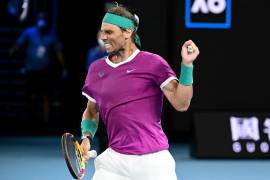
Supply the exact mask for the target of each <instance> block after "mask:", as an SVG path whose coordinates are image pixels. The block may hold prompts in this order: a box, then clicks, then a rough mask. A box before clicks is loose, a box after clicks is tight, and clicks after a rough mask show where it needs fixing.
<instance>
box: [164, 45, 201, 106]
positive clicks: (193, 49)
mask: <svg viewBox="0 0 270 180" xmlns="http://www.w3.org/2000/svg"><path fill="white" fill-rule="evenodd" d="M198 55H199V49H198V47H197V46H196V45H195V44H194V42H193V41H191V40H188V41H186V42H185V43H184V44H183V46H182V48H181V56H182V63H181V73H180V78H179V83H178V82H177V81H176V80H172V81H170V82H169V83H168V84H167V85H166V86H164V88H163V93H164V95H165V96H166V98H167V99H168V101H169V102H170V103H171V105H172V106H173V107H174V108H175V109H176V110H177V111H186V110H187V109H188V108H189V105H190V102H191V99H192V96H193V87H192V83H193V77H192V72H193V62H194V61H195V59H196V58H197V56H198Z"/></svg>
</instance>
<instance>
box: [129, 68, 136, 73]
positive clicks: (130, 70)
mask: <svg viewBox="0 0 270 180" xmlns="http://www.w3.org/2000/svg"><path fill="white" fill-rule="evenodd" d="M135 70H136V69H128V70H127V73H131V72H132V71H135Z"/></svg>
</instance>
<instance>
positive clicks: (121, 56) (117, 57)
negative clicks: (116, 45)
mask: <svg viewBox="0 0 270 180" xmlns="http://www.w3.org/2000/svg"><path fill="white" fill-rule="evenodd" d="M136 50H137V47H136V46H135V44H133V43H131V45H130V46H128V47H124V48H121V49H119V50H117V51H116V52H113V53H111V54H110V56H109V59H110V60H111V61H112V62H113V63H115V64H117V63H120V62H123V61H124V60H126V59H127V58H128V57H129V56H131V55H132V54H133V53H134V51H136Z"/></svg>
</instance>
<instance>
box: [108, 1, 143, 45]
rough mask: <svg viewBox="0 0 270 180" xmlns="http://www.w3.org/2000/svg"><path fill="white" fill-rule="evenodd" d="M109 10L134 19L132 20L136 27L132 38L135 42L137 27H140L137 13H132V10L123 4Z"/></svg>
mask: <svg viewBox="0 0 270 180" xmlns="http://www.w3.org/2000/svg"><path fill="white" fill-rule="evenodd" d="M107 12H108V13H112V14H116V15H119V16H122V17H125V18H128V19H130V20H132V22H133V23H134V25H135V28H136V29H135V30H134V31H133V33H132V35H131V39H132V41H133V42H134V43H135V37H136V35H137V29H138V26H139V22H138V20H137V19H136V18H135V15H134V14H133V13H131V11H130V10H128V9H127V8H126V7H124V6H122V5H118V4H117V5H116V6H113V7H111V8H110V9H108V11H107ZM120 29H122V30H123V31H125V30H126V29H124V28H120Z"/></svg>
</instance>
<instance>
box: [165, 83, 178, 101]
mask: <svg viewBox="0 0 270 180" xmlns="http://www.w3.org/2000/svg"><path fill="white" fill-rule="evenodd" d="M177 86H178V82H177V80H171V81H170V82H169V83H168V84H166V85H165V86H164V87H163V89H162V91H163V94H164V95H165V97H166V98H167V99H168V100H169V102H170V103H171V104H172V103H173V101H174V99H175V94H176V91H177Z"/></svg>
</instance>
